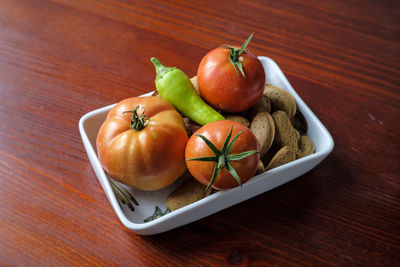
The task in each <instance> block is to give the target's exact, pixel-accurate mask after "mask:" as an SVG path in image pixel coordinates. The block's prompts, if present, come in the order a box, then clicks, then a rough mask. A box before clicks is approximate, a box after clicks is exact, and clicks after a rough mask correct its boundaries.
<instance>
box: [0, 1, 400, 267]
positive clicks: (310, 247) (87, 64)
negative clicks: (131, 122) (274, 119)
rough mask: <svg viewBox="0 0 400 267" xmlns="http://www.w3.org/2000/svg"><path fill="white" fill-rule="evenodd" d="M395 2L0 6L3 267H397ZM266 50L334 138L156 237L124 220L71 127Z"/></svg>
mask: <svg viewBox="0 0 400 267" xmlns="http://www.w3.org/2000/svg"><path fill="white" fill-rule="evenodd" d="M399 18H400V3H399V2H398V1H392V0H388V1H373V0H365V1H355V0H351V1H345V0H340V1H338V0H331V1H316V0H310V1H300V0H282V1H225V0H224V1H145V0H143V1H127V0H92V1H91V0H72V1H67V0H65V1H64V0H55V1H39V0H38V1H30V0H25V1H23V0H0V265H1V266H93V265H96V266H178V265H183V266H264V265H278V266H281V265H284V266H286V265H298V266H309V265H317V266H354V265H359V266H399V265H400V164H399V163H400V162H399V159H400V139H399V132H400V126H399V125H400V109H399V104H400V20H399ZM252 32H254V33H255V35H254V39H253V40H252V42H251V43H250V46H249V48H250V49H251V50H252V51H253V53H254V54H256V55H259V56H262V55H263V56H268V57H271V58H272V59H274V60H275V61H276V62H277V63H278V64H279V66H280V67H281V68H282V70H283V71H284V72H285V74H286V75H287V77H288V79H289V80H290V82H291V84H292V85H293V87H294V88H295V89H296V90H297V92H298V94H299V95H300V96H301V97H302V98H303V100H304V101H305V102H306V103H307V104H308V106H309V107H310V108H311V109H312V110H313V111H314V112H315V114H316V115H317V116H318V117H319V118H320V120H321V121H322V122H323V124H324V125H325V126H326V127H327V128H328V130H329V131H330V133H331V134H332V136H333V138H334V140H335V149H334V151H333V152H332V154H331V155H330V156H328V157H327V158H326V159H325V160H324V161H323V162H322V163H321V164H320V165H318V166H317V167H316V168H315V169H313V170H312V171H311V172H309V173H307V174H305V175H303V176H302V177H300V178H298V179H296V180H294V181H293V182H290V183H288V184H286V185H284V186H281V187H279V188H277V189H274V190H272V191H269V192H267V193H264V194H261V195H259V196H257V197H255V198H253V199H251V200H248V201H245V202H243V203H241V204H239V205H235V206H234V207H231V208H229V209H226V210H224V211H222V212H219V213H217V214H214V215H212V216H209V217H207V218H204V219H202V220H199V221H197V222H194V223H191V224H189V225H186V226H183V227H180V228H178V229H175V230H172V231H169V232H166V233H163V234H159V235H155V236H139V235H136V234H134V233H133V232H131V231H129V230H127V229H126V228H124V226H123V225H122V224H121V223H120V221H119V220H118V218H117V217H116V215H115V213H114V212H113V210H112V208H111V206H110V204H109V202H108V200H107V198H106V196H105V194H104V192H103V190H102V188H101V186H100V184H99V182H98V180H97V178H96V176H95V173H94V171H93V169H92V167H91V165H90V163H89V161H88V158H87V155H86V153H85V150H84V147H83V145H82V142H81V138H80V135H79V132H78V121H79V119H80V117H81V116H82V115H84V114H85V113H87V112H89V111H91V110H94V109H97V108H100V107H103V106H105V105H109V104H111V103H115V102H117V101H119V100H122V99H124V98H127V97H130V96H137V95H140V94H143V93H145V92H149V91H152V90H154V70H153V66H152V64H151V63H150V61H149V59H150V57H152V56H156V57H158V58H160V60H161V59H162V61H163V62H165V63H166V64H167V65H175V66H177V67H179V68H181V69H182V70H184V71H185V72H186V73H187V74H188V75H189V76H192V75H194V74H195V73H196V71H197V66H198V64H199V62H200V60H201V58H202V57H203V56H204V55H205V53H206V52H207V51H209V50H211V49H212V48H215V47H217V46H219V45H221V44H226V43H229V44H235V45H239V44H241V43H242V42H243V40H245V39H246V38H247V37H248V36H249V34H250V33H252Z"/></svg>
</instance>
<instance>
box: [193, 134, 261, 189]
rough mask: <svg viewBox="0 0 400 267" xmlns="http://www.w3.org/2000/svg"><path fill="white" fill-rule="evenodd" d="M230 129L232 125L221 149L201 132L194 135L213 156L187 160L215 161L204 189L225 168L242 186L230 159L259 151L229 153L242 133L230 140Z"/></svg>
mask: <svg viewBox="0 0 400 267" xmlns="http://www.w3.org/2000/svg"><path fill="white" fill-rule="evenodd" d="M232 129H233V126H232V127H231V129H230V131H229V133H228V136H227V137H226V139H225V141H224V144H223V145H222V148H221V150H219V149H218V148H216V147H215V145H214V144H213V143H212V142H211V141H210V140H209V139H207V137H205V136H204V135H201V134H195V135H196V136H198V137H200V138H201V139H202V140H203V141H204V142H205V143H206V144H207V146H208V147H209V148H210V149H211V150H212V151H213V152H214V156H211V157H200V158H191V159H187V161H214V162H215V167H214V171H213V175H212V178H211V180H210V183H209V184H208V186H207V188H206V191H207V190H208V189H209V188H210V187H211V186H212V185H213V184H214V182H215V180H216V179H217V177H218V174H219V172H220V170H222V169H224V168H225V169H226V170H227V171H228V172H229V173H230V174H231V175H232V176H233V178H235V180H236V181H237V182H238V184H239V185H240V186H242V181H241V180H240V177H239V176H238V174H237V172H236V171H235V169H234V168H233V167H232V165H231V163H230V162H231V161H236V160H241V159H244V158H246V157H248V156H250V155H252V154H256V153H259V152H258V151H257V150H250V151H245V152H242V153H238V154H230V153H231V151H232V148H233V146H234V144H235V143H236V141H237V139H238V137H239V135H240V134H242V132H243V131H240V132H238V133H237V134H236V135H235V137H233V139H232V141H230V140H231V137H232Z"/></svg>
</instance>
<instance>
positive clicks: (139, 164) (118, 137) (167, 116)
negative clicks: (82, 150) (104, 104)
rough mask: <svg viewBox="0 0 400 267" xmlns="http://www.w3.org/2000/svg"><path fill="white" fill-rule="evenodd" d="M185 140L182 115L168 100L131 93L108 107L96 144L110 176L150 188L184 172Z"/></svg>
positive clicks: (149, 189)
mask: <svg viewBox="0 0 400 267" xmlns="http://www.w3.org/2000/svg"><path fill="white" fill-rule="evenodd" d="M143 112H144V114H143ZM187 141H188V135H187V133H186V129H185V126H184V123H183V119H182V116H181V115H180V114H179V113H178V112H177V111H176V110H175V109H174V107H173V106H172V105H171V104H169V103H168V102H167V101H165V100H163V99H161V98H159V97H132V98H128V99H125V100H123V101H121V102H120V103H118V104H117V105H116V106H115V107H114V108H113V109H111V110H110V112H109V113H108V116H107V118H106V120H105V121H104V123H103V125H102V126H101V128H100V130H99V133H98V135H97V140H96V144H97V153H98V156H99V160H100V163H101V165H102V166H103V168H104V169H105V171H106V172H107V173H108V174H110V176H111V177H113V178H114V179H116V180H117V181H119V182H121V183H123V184H126V185H129V186H131V187H134V188H137V189H141V190H146V191H152V190H158V189H161V188H163V187H165V186H168V185H169V184H171V183H172V182H174V181H175V180H176V179H177V178H179V176H181V175H182V174H183V173H184V172H185V170H186V164H185V147H186V143H187Z"/></svg>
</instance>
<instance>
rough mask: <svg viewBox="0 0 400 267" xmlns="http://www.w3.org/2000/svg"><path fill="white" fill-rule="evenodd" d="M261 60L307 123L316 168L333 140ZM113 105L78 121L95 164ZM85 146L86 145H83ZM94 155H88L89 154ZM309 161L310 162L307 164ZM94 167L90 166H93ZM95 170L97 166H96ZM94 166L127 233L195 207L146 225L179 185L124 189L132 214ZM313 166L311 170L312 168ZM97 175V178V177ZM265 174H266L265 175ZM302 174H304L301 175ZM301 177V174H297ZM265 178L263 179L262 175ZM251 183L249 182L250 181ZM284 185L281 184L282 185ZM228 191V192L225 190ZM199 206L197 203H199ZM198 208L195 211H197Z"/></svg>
mask: <svg viewBox="0 0 400 267" xmlns="http://www.w3.org/2000/svg"><path fill="white" fill-rule="evenodd" d="M260 60H261V62H262V64H263V67H264V69H265V72H266V81H267V82H268V83H270V84H273V85H275V86H278V87H281V88H283V89H285V90H287V91H288V92H289V93H291V94H292V95H293V97H294V98H295V100H296V103H297V105H298V109H299V110H300V111H301V112H302V113H303V115H304V117H305V118H306V120H307V123H308V132H307V136H308V137H309V138H310V139H311V140H312V142H313V143H314V145H315V149H316V151H315V153H314V154H313V155H311V156H309V157H310V158H311V159H316V158H317V159H318V160H314V162H315V163H313V164H314V166H315V165H316V164H318V162H319V161H321V160H322V159H323V158H324V157H325V156H326V155H328V154H329V153H330V151H331V150H332V149H333V140H332V138H331V136H330V134H329V132H328V131H327V130H326V128H325V127H324V126H323V125H322V123H321V122H320V121H319V120H318V118H317V117H316V116H315V115H314V113H313V112H312V111H311V110H310V109H309V108H308V107H307V105H306V104H305V103H304V102H303V100H302V99H301V98H300V97H299V96H298V95H297V93H296V92H295V90H294V89H293V87H292V86H291V85H290V83H289V82H288V80H287V79H286V77H285V76H284V74H283V73H282V71H281V70H280V68H279V67H278V65H277V64H276V63H275V62H274V61H273V60H271V59H269V58H267V57H260ZM150 94H151V93H148V94H146V95H150ZM113 106H114V105H110V106H107V107H104V108H100V109H97V110H94V111H92V112H89V113H88V114H86V115H84V116H83V117H82V118H81V121H80V128H81V134H82V138H83V140H85V138H86V137H87V140H88V144H87V145H85V147H86V149H87V152H88V154H89V158H91V155H93V156H92V157H93V158H92V159H91V161H93V160H94V161H97V162H96V163H98V159H97V154H96V137H97V133H98V130H99V128H100V126H101V124H102V123H103V122H104V120H105V118H106V116H107V114H108V111H109V110H110V109H111V108H112V107H113ZM84 143H85V142H84ZM91 151H92V152H94V153H92V154H91V153H90V152H91ZM307 158H308V157H305V158H303V159H299V160H296V161H295V162H291V163H289V164H287V166H281V167H278V168H276V169H275V170H271V171H273V172H271V173H274V174H276V173H279V172H280V171H284V170H285V168H296V167H300V166H301V165H302V164H305V163H306V162H307V160H308V159H307ZM309 161H310V160H309ZM92 164H93V162H92ZM96 166H100V165H99V164H97V165H96ZM96 166H95V165H94V168H95V171H96V173H97V174H98V177H99V180H100V182H101V183H102V186H103V189H105V192H106V194H107V196H108V197H109V199H110V202H111V204H112V206H113V208H114V210H115V211H116V213H117V215H118V216H119V218H120V219H121V221H122V222H123V223H124V224H125V225H126V226H128V228H130V229H134V228H135V227H141V228H143V227H144V225H152V226H154V224H155V223H162V222H163V218H164V217H171V216H175V215H173V213H176V214H178V215H177V216H183V215H182V214H184V212H185V211H186V210H188V209H190V207H189V206H191V205H194V204H195V203H193V204H191V205H189V206H186V207H184V208H182V209H181V211H179V212H172V213H170V214H168V215H166V216H164V217H163V218H161V219H157V220H156V221H153V222H149V223H145V222H144V220H145V219H146V218H147V217H149V216H151V215H152V214H153V213H154V211H155V206H158V207H159V208H160V209H161V210H162V211H165V209H166V208H167V207H166V204H165V200H166V198H167V196H168V195H169V194H170V192H172V191H173V190H174V188H176V187H177V186H178V184H179V181H177V182H175V183H174V184H172V185H170V186H168V187H166V188H164V189H161V190H158V191H153V192H144V191H141V190H135V189H132V188H129V187H125V188H126V189H127V190H128V191H130V192H131V193H132V194H133V195H134V196H135V198H136V199H137V201H138V202H139V203H140V205H139V206H136V207H135V211H134V212H132V211H131V210H129V208H128V207H127V206H125V205H121V203H119V205H118V204H117V203H118V202H116V198H115V195H114V193H113V192H112V190H110V187H109V185H108V186H107V187H106V188H105V187H104V185H107V184H108V180H107V179H106V178H105V175H104V171H103V169H101V168H97V169H96ZM314 166H312V167H314ZM310 168H311V167H308V168H307V169H310ZM99 173H100V175H99ZM267 173H268V172H267ZM303 173H304V172H303ZM263 175H264V174H261V175H258V176H256V177H253V178H252V179H251V180H253V179H265V177H262V178H261V176H263ZM299 175H301V174H299ZM264 176H265V175H264ZM251 180H250V181H251ZM282 183H283V182H282ZM228 191H229V190H228ZM223 194H226V192H222V191H220V192H217V193H215V194H213V195H211V196H209V197H208V198H212V200H216V201H217V199H218V196H219V195H223ZM202 201H203V202H206V201H207V200H204V199H203V200H201V201H200V202H202ZM198 202H199V201H198ZM196 208H197V207H196Z"/></svg>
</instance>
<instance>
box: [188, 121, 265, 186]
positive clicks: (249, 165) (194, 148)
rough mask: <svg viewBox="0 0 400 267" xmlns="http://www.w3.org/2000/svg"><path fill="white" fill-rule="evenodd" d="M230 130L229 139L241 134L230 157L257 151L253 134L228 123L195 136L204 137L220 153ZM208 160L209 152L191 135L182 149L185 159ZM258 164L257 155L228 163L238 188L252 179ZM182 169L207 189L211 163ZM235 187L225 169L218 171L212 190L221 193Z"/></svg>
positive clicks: (191, 163)
mask: <svg viewBox="0 0 400 267" xmlns="http://www.w3.org/2000/svg"><path fill="white" fill-rule="evenodd" d="M232 126H233V130H232V139H233V137H234V136H235V135H236V134H237V133H238V132H240V131H243V132H242V134H241V135H240V136H239V138H238V139H237V141H236V143H235V145H234V146H233V148H232V151H231V153H230V154H238V153H241V152H246V151H250V150H257V151H260V148H259V145H258V142H257V139H256V138H255V136H254V134H253V133H252V132H251V131H250V129H249V128H247V127H246V126H244V125H243V124H241V123H238V122H234V121H230V120H223V121H216V122H212V123H209V124H206V125H205V126H203V127H201V128H200V129H198V130H197V131H196V132H195V134H200V135H204V136H205V137H207V138H208V139H209V140H210V141H211V142H212V143H213V144H214V145H215V146H216V147H217V148H218V149H221V148H222V146H223V143H224V141H225V138H226V137H227V135H228V133H229V131H230V129H231V127H232ZM210 156H214V153H213V151H212V150H211V149H210V148H209V147H208V146H207V144H206V143H205V142H204V141H203V140H202V139H201V138H200V137H198V136H196V135H194V134H193V135H192V136H191V137H190V138H189V141H188V143H187V145H186V150H185V159H186V160H188V159H191V158H199V157H210ZM259 160H260V155H259V153H257V154H253V155H250V156H248V157H246V158H244V159H241V160H238V161H231V164H232V167H233V168H234V169H235V170H236V172H237V174H238V175H239V178H240V179H241V181H242V184H244V183H245V182H247V181H248V180H249V179H250V178H251V177H253V176H254V174H255V172H256V169H257V165H258V161H259ZM186 165H187V168H188V170H189V172H190V173H191V174H192V176H193V177H194V178H195V179H196V180H197V181H199V182H200V183H202V184H204V185H208V184H209V183H210V180H211V178H212V175H213V171H214V167H215V162H205V161H186ZM236 186H239V184H238V182H237V181H236V180H235V178H233V176H232V175H231V174H230V173H229V172H228V171H227V170H226V169H222V170H221V171H220V173H219V175H218V176H217V179H216V181H215V183H214V184H213V186H212V187H213V188H215V189H219V190H221V189H228V188H233V187H236Z"/></svg>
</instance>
